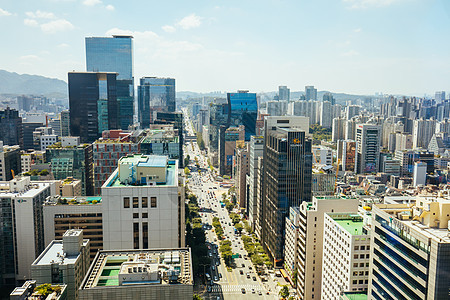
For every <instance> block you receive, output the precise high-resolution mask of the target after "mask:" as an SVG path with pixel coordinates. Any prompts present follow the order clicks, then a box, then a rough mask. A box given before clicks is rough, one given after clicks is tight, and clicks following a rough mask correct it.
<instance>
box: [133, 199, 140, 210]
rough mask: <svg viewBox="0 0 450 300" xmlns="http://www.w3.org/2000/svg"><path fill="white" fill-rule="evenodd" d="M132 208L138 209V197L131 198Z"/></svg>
mask: <svg viewBox="0 0 450 300" xmlns="http://www.w3.org/2000/svg"><path fill="white" fill-rule="evenodd" d="M133 208H139V197H133Z"/></svg>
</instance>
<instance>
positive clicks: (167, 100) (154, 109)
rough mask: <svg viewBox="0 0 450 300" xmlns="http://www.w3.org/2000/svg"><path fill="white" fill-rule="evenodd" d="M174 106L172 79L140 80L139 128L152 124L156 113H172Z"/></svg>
mask: <svg viewBox="0 0 450 300" xmlns="http://www.w3.org/2000/svg"><path fill="white" fill-rule="evenodd" d="M175 106H176V102H175V79H174V78H158V77H143V78H141V80H140V85H139V86H138V117H139V122H140V124H141V128H147V127H149V125H150V124H153V123H154V121H155V120H156V114H157V113H158V112H174V111H175Z"/></svg>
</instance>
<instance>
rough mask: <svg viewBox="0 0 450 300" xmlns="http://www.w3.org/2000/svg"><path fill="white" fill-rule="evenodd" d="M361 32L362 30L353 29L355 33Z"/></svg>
mask: <svg viewBox="0 0 450 300" xmlns="http://www.w3.org/2000/svg"><path fill="white" fill-rule="evenodd" d="M361 31H362V29H361V28H356V29H353V32H355V33H360V32H361Z"/></svg>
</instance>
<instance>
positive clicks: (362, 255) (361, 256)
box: [356, 254, 364, 259]
mask: <svg viewBox="0 0 450 300" xmlns="http://www.w3.org/2000/svg"><path fill="white" fill-rule="evenodd" d="M356 255H358V254H356ZM359 258H361V259H363V258H364V254H361V255H360V256H359Z"/></svg>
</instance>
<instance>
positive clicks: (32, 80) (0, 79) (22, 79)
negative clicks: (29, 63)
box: [0, 70, 67, 97]
mask: <svg viewBox="0 0 450 300" xmlns="http://www.w3.org/2000/svg"><path fill="white" fill-rule="evenodd" d="M0 94H29V95H30V94H32V95H45V96H48V95H61V96H63V97H67V83H66V82H65V81H62V80H59V79H55V78H48V77H44V76H39V75H28V74H17V73H15V72H8V71H5V70H0Z"/></svg>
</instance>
